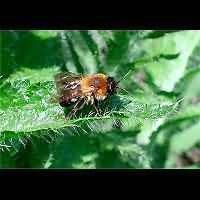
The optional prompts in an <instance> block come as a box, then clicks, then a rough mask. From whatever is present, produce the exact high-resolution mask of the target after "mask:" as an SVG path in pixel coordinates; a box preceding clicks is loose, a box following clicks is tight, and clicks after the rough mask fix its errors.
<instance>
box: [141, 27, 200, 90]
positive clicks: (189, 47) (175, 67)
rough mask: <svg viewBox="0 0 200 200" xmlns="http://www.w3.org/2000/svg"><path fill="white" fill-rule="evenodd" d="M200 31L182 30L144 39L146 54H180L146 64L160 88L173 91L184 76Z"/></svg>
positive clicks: (152, 55) (143, 47)
mask: <svg viewBox="0 0 200 200" xmlns="http://www.w3.org/2000/svg"><path fill="white" fill-rule="evenodd" d="M199 39H200V33H199V31H182V32H178V33H173V34H169V35H166V36H164V37H162V38H158V39H148V40H144V41H143V45H142V47H141V48H142V49H145V51H146V55H148V56H150V57H154V56H156V55H159V54H165V55H166V54H171V55H172V54H180V55H179V57H178V58H176V59H172V60H166V59H159V61H153V62H149V63H147V64H145V68H146V70H147V71H148V73H149V74H150V75H151V77H152V78H153V81H154V83H155V84H156V85H157V86H158V87H159V88H160V90H163V91H167V92H171V91H172V90H173V89H174V87H175V84H176V83H177V82H178V81H179V80H180V79H181V78H182V77H183V75H184V72H185V69H186V66H187V62H188V59H189V57H190V55H191V54H192V52H193V50H194V48H195V47H196V45H197V44H198V43H199Z"/></svg>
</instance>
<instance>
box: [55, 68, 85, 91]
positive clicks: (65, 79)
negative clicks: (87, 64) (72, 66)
mask: <svg viewBox="0 0 200 200" xmlns="http://www.w3.org/2000/svg"><path fill="white" fill-rule="evenodd" d="M80 78H81V75H79V74H74V73H72V72H61V73H59V74H57V75H56V76H55V82H56V88H57V92H58V94H59V95H68V94H70V93H71V92H72V91H73V90H74V89H76V88H75V87H74V89H73V87H72V86H73V83H74V84H76V83H77V84H78V82H79V81H80Z"/></svg>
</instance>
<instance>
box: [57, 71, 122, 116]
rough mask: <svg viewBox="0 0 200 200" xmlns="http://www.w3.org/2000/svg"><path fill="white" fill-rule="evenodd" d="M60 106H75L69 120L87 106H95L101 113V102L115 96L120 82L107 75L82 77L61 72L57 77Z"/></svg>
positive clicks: (69, 114)
mask: <svg viewBox="0 0 200 200" xmlns="http://www.w3.org/2000/svg"><path fill="white" fill-rule="evenodd" d="M55 82H56V88H57V92H58V96H59V99H58V101H59V104H60V105H61V106H62V107H68V106H71V105H73V108H72V110H71V111H70V112H69V113H68V115H67V117H66V118H67V119H69V118H71V117H72V116H74V115H75V113H76V112H77V111H78V110H81V109H82V108H83V107H84V105H85V104H87V105H88V104H90V105H93V106H94V108H95V110H96V112H97V113H98V114H100V113H101V110H100V107H99V102H100V101H104V100H105V99H107V98H108V96H111V95H114V94H115V93H116V91H117V88H118V82H117V81H116V80H115V79H114V78H113V77H110V76H107V75H105V74H101V73H98V74H91V75H80V74H74V73H72V72H61V73H59V74H57V75H56V76H55Z"/></svg>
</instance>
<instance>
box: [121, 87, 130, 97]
mask: <svg viewBox="0 0 200 200" xmlns="http://www.w3.org/2000/svg"><path fill="white" fill-rule="evenodd" d="M118 88H119V89H121V90H123V91H125V92H126V93H127V94H128V95H132V94H131V93H130V92H129V91H127V90H126V89H124V88H122V87H118Z"/></svg>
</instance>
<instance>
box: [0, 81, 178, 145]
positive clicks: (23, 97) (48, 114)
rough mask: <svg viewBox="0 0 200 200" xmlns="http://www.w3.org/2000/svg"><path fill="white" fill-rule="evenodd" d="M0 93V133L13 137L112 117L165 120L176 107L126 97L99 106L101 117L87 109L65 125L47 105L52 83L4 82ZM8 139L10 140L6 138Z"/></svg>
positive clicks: (58, 109) (54, 105) (54, 107)
mask: <svg viewBox="0 0 200 200" xmlns="http://www.w3.org/2000/svg"><path fill="white" fill-rule="evenodd" d="M0 89H1V94H0V100H1V101H0V103H1V104H0V121H1V124H0V132H4V131H8V132H15V134H16V135H17V134H18V133H19V135H20V134H22V133H24V132H26V134H27V133H28V132H30V134H32V133H33V132H34V131H38V130H43V129H50V130H52V129H59V128H64V127H72V126H75V125H76V126H80V125H81V124H85V123H88V122H94V121H101V120H107V119H112V118H116V117H117V118H119V119H126V118H130V117H133V118H136V119H140V120H144V119H158V118H162V117H166V116H168V115H169V114H170V113H172V112H173V111H174V109H175V108H176V106H177V104H170V105H158V104H152V105H148V104H143V103H139V102H135V101H134V100H133V98H132V97H130V96H126V95H117V96H113V97H112V98H110V99H108V100H107V101H106V102H105V103H104V104H103V105H102V106H103V107H104V110H105V112H104V113H103V114H102V116H97V115H94V114H91V111H90V109H89V110H86V114H85V115H82V116H79V117H78V118H74V119H71V120H68V121H66V120H65V118H64V112H63V110H62V108H61V107H60V106H59V104H58V103H51V101H50V100H51V97H52V96H53V95H54V94H55V85H54V82H52V81H45V82H37V83H31V82H30V80H16V81H9V80H8V81H6V82H4V84H2V85H1V86H0ZM36 133H37V132H36ZM11 135H12V134H11ZM22 135H23V134H22ZM8 136H9V137H11V138H12V136H10V135H9V134H8ZM4 137H6V134H1V137H0V138H1V139H0V140H1V141H3V140H4V139H5V138H4Z"/></svg>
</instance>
